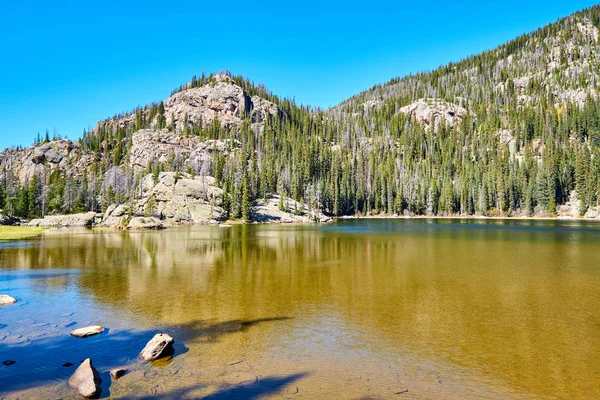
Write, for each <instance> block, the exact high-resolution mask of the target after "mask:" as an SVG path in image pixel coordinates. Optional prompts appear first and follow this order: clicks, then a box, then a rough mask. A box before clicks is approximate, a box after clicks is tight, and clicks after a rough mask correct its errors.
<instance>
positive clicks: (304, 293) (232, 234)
mask: <svg viewBox="0 0 600 400" xmlns="http://www.w3.org/2000/svg"><path fill="white" fill-rule="evenodd" d="M598 243H600V225H596V224H594V223H589V222H588V223H585V222H556V221H495V220H494V221H488V220H486V221H474V220H451V221H448V220H348V221H341V222H338V223H335V224H331V225H304V226H282V225H241V226H233V227H230V228H220V227H214V226H195V227H182V228H173V229H169V230H166V231H159V232H115V231H102V230H100V231H91V230H74V231H65V230H63V231H60V230H51V231H47V232H45V234H44V235H43V237H42V238H41V239H39V240H34V241H29V242H23V243H21V244H15V243H11V245H9V246H0V293H6V294H10V295H12V296H13V297H16V298H18V299H19V303H17V304H15V305H10V306H4V307H2V308H0V323H1V324H2V325H1V326H0V358H2V360H0V361H3V360H8V359H11V360H15V361H17V363H16V364H14V365H10V366H5V365H0V396H1V395H6V396H7V397H8V398H16V397H19V398H58V397H63V398H77V396H76V394H75V392H74V391H73V390H72V389H70V388H69V387H68V386H67V384H66V381H67V379H68V377H69V376H70V375H71V374H72V372H73V371H74V369H75V368H76V367H77V365H78V364H79V362H80V361H81V360H83V359H84V358H86V357H91V358H92V360H93V361H94V365H95V366H96V367H97V368H98V370H99V371H100V372H101V375H102V378H103V380H104V382H103V394H102V397H107V396H112V397H115V398H130V399H136V398H140V399H141V398H198V397H207V398H211V399H216V398H263V397H270V396H272V397H292V396H293V397H294V398H297V397H303V398H311V399H312V398H332V397H333V398H362V397H371V398H395V397H396V394H398V393H400V394H402V398H506V397H511V398H515V397H523V398H540V397H543V396H547V397H549V398H554V397H556V398H565V397H567V398H598V397H600V389H599V388H600V317H599V316H598V310H600V252H599V251H598ZM88 324H103V325H105V326H106V327H107V328H108V330H107V332H105V333H104V334H101V335H98V336H94V337H90V338H86V339H76V338H72V337H70V336H69V332H70V331H71V330H73V329H74V328H76V327H82V326H86V325H88ZM159 331H161V332H167V333H169V334H170V335H171V336H173V337H174V338H175V340H176V349H175V356H174V357H173V358H172V359H166V360H162V361H160V362H157V363H154V364H141V363H140V361H139V359H138V358H137V355H138V353H139V351H140V350H141V349H142V348H143V346H144V344H145V343H146V341H148V340H149V339H150V338H151V337H152V336H153V335H154V333H156V332H159ZM67 362H70V363H73V364H75V365H74V366H72V367H63V366H62V365H63V364H64V363H67ZM123 365H125V366H128V367H129V368H130V370H131V372H130V373H129V374H127V375H125V376H124V377H123V378H121V379H119V380H118V381H115V382H112V383H111V380H110V377H108V375H107V371H108V369H110V368H112V367H116V366H123Z"/></svg>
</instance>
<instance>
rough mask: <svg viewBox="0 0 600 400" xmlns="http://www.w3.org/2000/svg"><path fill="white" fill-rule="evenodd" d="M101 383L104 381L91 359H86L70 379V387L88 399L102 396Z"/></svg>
mask: <svg viewBox="0 0 600 400" xmlns="http://www.w3.org/2000/svg"><path fill="white" fill-rule="evenodd" d="M101 383H102V379H101V378H100V375H99V374H98V371H97V370H96V368H94V366H93V365H92V360H91V359H89V358H86V359H85V360H84V361H83V362H82V363H81V365H80V366H79V367H78V368H77V369H76V370H75V372H74V373H73V375H71V377H70V378H69V386H71V387H72V388H75V389H77V391H78V392H79V394H80V395H81V396H83V397H87V398H94V397H97V396H98V395H100V392H101V391H102V389H101V388H100V384H101Z"/></svg>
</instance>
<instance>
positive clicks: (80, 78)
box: [0, 0, 594, 148]
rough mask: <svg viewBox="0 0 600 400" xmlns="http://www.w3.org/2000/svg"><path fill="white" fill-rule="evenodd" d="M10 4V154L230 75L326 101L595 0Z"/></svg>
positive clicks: (6, 34) (5, 131) (2, 106)
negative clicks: (196, 78)
mask: <svg viewBox="0 0 600 400" xmlns="http://www.w3.org/2000/svg"><path fill="white" fill-rule="evenodd" d="M203 3H206V2H205V1H177V0H172V1H160V2H159V1H154V0H147V1H143V2H133V1H126V0H121V1H112V0H103V1H91V0H90V1H85V0H73V1H71V0H65V1H58V2H49V1H27V0H19V1H17V0H4V1H0V38H1V39H0V54H2V58H1V62H0V77H1V78H0V79H1V81H0V148H4V147H6V146H10V145H30V144H31V143H32V141H33V138H34V137H35V136H36V134H37V133H38V132H40V133H41V134H44V132H45V131H46V129H48V130H49V131H50V133H51V134H52V132H53V131H55V130H56V132H58V133H59V134H60V135H63V136H67V137H69V138H72V139H76V138H78V137H80V136H81V133H82V131H83V129H84V128H88V127H93V126H94V125H95V124H96V122H97V121H98V120H100V119H103V118H106V117H108V116H111V115H113V114H115V113H118V112H121V111H124V110H130V109H132V108H134V107H135V106H137V105H143V104H146V103H149V102H151V101H156V100H161V99H164V98H166V97H168V95H169V93H170V91H171V89H173V88H175V87H176V86H179V85H180V84H182V83H184V82H187V81H188V80H189V79H190V78H191V76H192V75H194V74H201V73H202V72H203V71H206V72H218V71H221V70H225V69H229V70H231V71H232V72H233V73H236V74H242V75H244V76H247V77H248V78H250V79H251V80H253V81H255V82H256V83H259V82H262V83H264V84H265V85H266V86H267V88H269V89H271V90H272V91H273V92H274V93H276V94H278V95H281V96H286V97H295V99H296V101H297V102H299V103H303V104H311V105H315V106H321V107H328V106H331V105H335V104H337V103H339V102H340V101H342V100H344V99H345V98H347V97H350V96H352V95H353V94H356V93H358V92H360V91H362V90H364V89H367V88H369V87H371V86H372V85H374V84H377V83H381V82H385V81H387V80H389V79H390V78H392V77H395V76H402V75H405V74H408V73H410V72H418V71H422V70H429V69H432V68H435V67H437V66H439V65H440V64H445V63H447V62H449V61H456V60H459V59H461V58H464V57H466V56H468V55H471V54H475V53H479V52H480V51H482V50H485V49H490V48H493V47H495V46H497V45H499V44H501V43H503V42H505V41H507V40H510V39H512V38H513V37H515V36H517V35H519V34H521V33H525V32H529V31H531V30H534V29H536V28H538V27H541V26H543V25H545V24H547V23H550V22H554V21H555V20H556V19H558V18H559V17H562V16H566V15H568V14H570V13H572V12H574V11H577V10H580V9H582V8H586V7H589V6H591V5H593V4H594V2H592V1H580V0H573V1H569V2H566V1H540V0H532V1H523V0H520V1H513V0H506V1H480V0H470V1H458V2H456V1H447V0H444V1H439V0H430V1H420V2H401V1H393V2H382V1H361V2H357V3H352V2H348V1H344V2H325V1H319V2H316V1H301V2H294V1H277V2H271V1H263V2H256V1H242V2H237V1H234V0H229V1H212V2H210V5H206V4H203Z"/></svg>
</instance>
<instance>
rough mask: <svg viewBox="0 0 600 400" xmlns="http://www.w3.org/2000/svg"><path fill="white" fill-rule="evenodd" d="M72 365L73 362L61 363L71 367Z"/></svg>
mask: <svg viewBox="0 0 600 400" xmlns="http://www.w3.org/2000/svg"><path fill="white" fill-rule="evenodd" d="M72 366H73V363H71V362H66V363H64V364H63V367H72Z"/></svg>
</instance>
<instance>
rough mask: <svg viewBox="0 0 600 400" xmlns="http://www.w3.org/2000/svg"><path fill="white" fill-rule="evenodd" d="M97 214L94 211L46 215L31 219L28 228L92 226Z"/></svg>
mask: <svg viewBox="0 0 600 400" xmlns="http://www.w3.org/2000/svg"><path fill="white" fill-rule="evenodd" d="M96 217H97V214H96V213H95V212H94V211H90V212H87V213H81V214H69V215H47V216H45V217H44V218H39V219H33V220H31V221H30V222H29V226H59V227H67V226H92V224H93V223H94V220H95V219H96Z"/></svg>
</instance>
